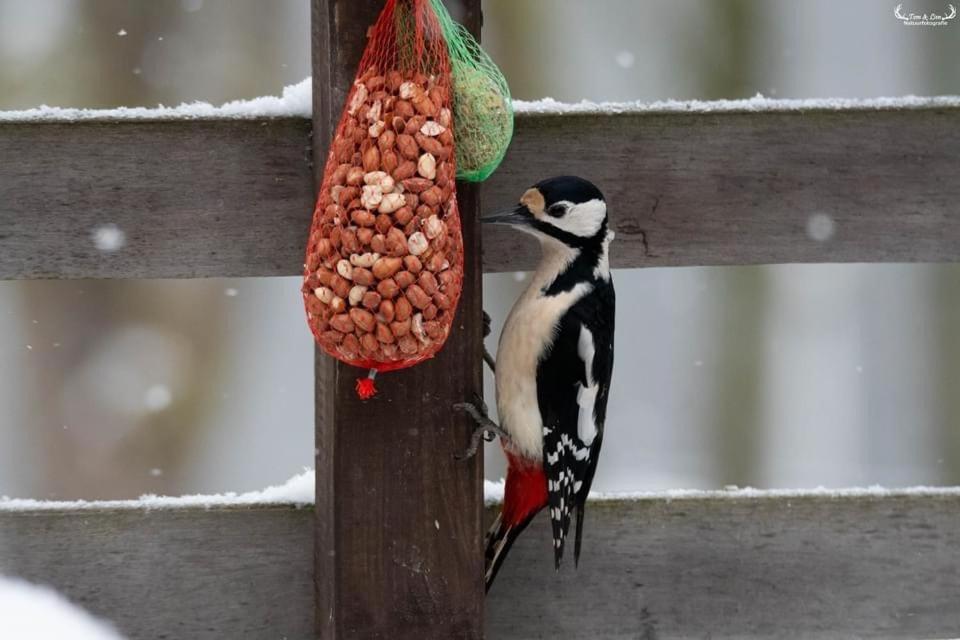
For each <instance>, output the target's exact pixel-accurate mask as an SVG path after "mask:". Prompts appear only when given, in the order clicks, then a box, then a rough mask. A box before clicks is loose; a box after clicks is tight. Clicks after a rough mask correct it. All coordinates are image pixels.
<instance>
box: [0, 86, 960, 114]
mask: <svg viewBox="0 0 960 640" xmlns="http://www.w3.org/2000/svg"><path fill="white" fill-rule="evenodd" d="M311 96H312V83H311V80H310V78H306V79H304V80H302V81H300V82H298V83H297V84H294V85H290V86H288V87H284V89H283V91H282V93H281V95H280V96H261V97H259V98H251V99H249V100H234V101H232V102H227V103H225V104H223V105H220V106H219V107H216V106H214V105H212V104H210V103H208V102H192V103H184V104H181V105H179V106H176V107H165V106H163V105H160V106H158V107H154V108H149V107H118V108H116V109H78V108H72V107H50V106H46V105H43V106H40V107H37V108H35V109H26V110H21V111H0V122H71V121H80V120H97V121H114V120H215V119H251V118H279V117H302V118H309V117H310V116H311V114H312V112H313V103H312V97H311ZM513 105H514V110H515V111H516V112H517V113H518V114H521V115H524V114H530V115H563V114H572V113H577V114H595V115H614V114H623V113H676V112H693V113H723V112H752V111H813V110H831V111H844V110H869V109H928V108H945V107H960V96H933V97H923V96H912V95H910V96H901V97H894V98H883V97H881V98H862V99H861V98H804V99H775V98H768V97H765V96H763V95H761V94H759V93H758V94H757V95H755V96H754V97H752V98H746V99H742V100H659V101H656V102H642V101H635V102H592V101H589V100H582V101H580V102H573V103H567V102H559V101H557V100H554V99H553V98H541V99H540V100H532V101H527V100H514V101H513Z"/></svg>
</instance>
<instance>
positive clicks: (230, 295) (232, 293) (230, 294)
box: [223, 287, 240, 298]
mask: <svg viewBox="0 0 960 640" xmlns="http://www.w3.org/2000/svg"><path fill="white" fill-rule="evenodd" d="M223 295H225V296H227V297H228V298H236V297H237V296H238V295H240V291H238V290H237V289H234V288H233V287H228V288H226V289H224V290H223Z"/></svg>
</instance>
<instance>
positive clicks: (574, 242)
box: [482, 176, 608, 249]
mask: <svg viewBox="0 0 960 640" xmlns="http://www.w3.org/2000/svg"><path fill="white" fill-rule="evenodd" d="M482 221H483V222H486V223H492V224H508V225H511V226H514V227H517V228H519V229H521V230H523V231H527V232H528V233H532V234H533V235H535V236H538V237H539V238H540V240H541V241H550V240H552V241H556V242H561V243H563V244H564V245H567V246H568V247H571V248H574V249H582V248H585V247H589V246H594V245H602V244H604V242H605V240H607V239H608V238H607V203H606V201H605V200H604V199H603V194H602V193H600V190H599V189H598V188H597V187H596V186H595V185H594V184H593V183H592V182H590V181H588V180H584V179H583V178H578V177H576V176H557V177H556V178H549V179H547V180H543V181H541V182H538V183H537V184H535V185H533V186H532V187H530V188H529V189H527V190H526V191H525V192H524V193H523V196H521V197H520V203H519V204H518V205H517V206H516V207H514V208H512V209H510V210H508V211H504V212H501V213H498V214H495V215H492V216H488V217H486V218H482Z"/></svg>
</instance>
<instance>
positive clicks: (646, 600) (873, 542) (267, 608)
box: [0, 495, 960, 640]
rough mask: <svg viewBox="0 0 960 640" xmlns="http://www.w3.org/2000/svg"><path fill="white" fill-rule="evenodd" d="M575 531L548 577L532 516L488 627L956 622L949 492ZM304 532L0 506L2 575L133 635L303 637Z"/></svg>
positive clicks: (273, 514)
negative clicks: (572, 555)
mask: <svg viewBox="0 0 960 640" xmlns="http://www.w3.org/2000/svg"><path fill="white" fill-rule="evenodd" d="M493 515H494V514H493V510H492V509H488V510H487V517H488V518H491V517H493ZM468 517H469V516H468ZM431 525H432V523H431ZM453 526H457V525H455V524H454V525H453ZM443 531H444V529H443V528H441V533H442V532H443ZM352 535H354V536H358V537H366V536H370V535H373V532H370V531H364V530H363V529H356V530H354V531H353V532H352ZM585 535H586V539H585V543H584V552H583V556H582V558H581V564H580V568H579V569H578V570H574V568H573V567H572V565H571V564H570V563H567V564H565V565H564V566H563V567H562V568H561V571H560V573H559V574H558V573H555V572H554V571H553V567H552V560H551V557H552V556H551V553H550V540H549V537H550V534H549V522H548V521H547V520H546V519H545V518H544V517H542V516H541V517H539V518H538V519H537V520H536V521H535V522H534V523H533V524H532V525H531V527H530V529H529V531H528V532H527V533H525V534H524V535H523V536H521V538H520V540H519V541H518V542H517V544H516V546H515V547H514V549H513V550H512V551H511V554H510V558H509V560H508V561H507V563H506V564H505V565H504V568H503V570H502V572H501V574H500V576H499V577H498V578H497V583H496V584H495V585H494V588H493V590H492V591H491V593H490V596H489V597H488V599H487V613H486V628H487V638H490V639H491V640H509V639H517V640H520V639H523V640H527V639H531V638H557V637H563V638H584V639H586V638H591V639H593V638H624V639H626V638H630V639H633V638H706V637H711V638H748V637H755V638H756V637H763V638H801V637H802V638H814V639H816V638H824V639H826V638H849V637H859V638H911V639H913V638H935V637H954V636H956V635H957V631H958V629H960V607H958V606H957V602H958V601H960V554H958V553H957V548H958V545H960V497H958V496H955V495H954V496H912V497H883V498H869V497H867V498H865V497H843V498H835V499H831V498H826V497H802V498H761V499H739V498H738V499H732V498H722V499H681V500H672V501H668V500H662V499H653V500H650V499H648V500H639V501H630V502H591V504H590V505H589V507H588V522H587V525H586V530H585ZM312 536H313V534H312V510H311V509H301V510H296V509H284V508H246V509H213V510H209V511H207V510H199V509H189V510H183V511H177V510H158V511H147V512H141V511H110V512H92V511H79V512H37V513H16V512H0V571H2V572H3V573H8V574H14V575H22V576H24V577H27V578H29V579H31V580H35V581H39V582H44V583H48V584H51V585H53V586H54V587H56V588H58V589H62V590H64V591H65V592H66V593H67V594H68V595H69V596H70V597H71V598H73V599H74V600H76V601H78V602H80V603H81V604H83V605H84V606H85V607H87V608H89V609H91V610H92V611H95V612H97V613H98V614H100V615H103V616H105V617H107V618H110V619H113V620H115V621H116V622H117V623H118V624H119V626H120V627H121V629H122V630H123V631H124V632H125V633H127V634H128V635H129V636H130V637H131V638H137V639H138V638H163V637H168V638H197V639H201V640H202V639H206V638H210V639H213V638H218V639H219V638H237V639H238V640H242V639H246V638H250V639H254V638H256V639H259V638H265V637H271V638H283V637H286V638H288V640H301V639H306V638H311V637H313V636H312V634H313V612H312V608H311V604H312V601H313V590H312V586H311V582H310V581H311V576H310V566H309V565H308V564H307V563H305V562H304V559H305V558H306V557H309V554H310V548H311V544H312ZM425 543H426V544H430V543H429V541H426V542H425ZM398 558H401V559H403V558H404V555H403V551H402V550H399V555H398ZM404 561H405V560H404ZM397 637H402V636H397ZM454 637H455V636H454Z"/></svg>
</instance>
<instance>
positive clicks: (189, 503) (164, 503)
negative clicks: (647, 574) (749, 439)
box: [0, 469, 960, 512]
mask: <svg viewBox="0 0 960 640" xmlns="http://www.w3.org/2000/svg"><path fill="white" fill-rule="evenodd" d="M503 487H504V481H503V480H500V481H499V482H493V481H490V480H484V483H483V495H484V500H485V502H486V503H487V504H495V503H498V502H502V501H503ZM896 496H960V487H926V486H919V487H904V488H887V487H881V486H877V485H874V486H870V487H848V488H840V489H827V488H824V487H816V488H811V489H754V488H752V487H743V488H741V487H729V488H726V489H669V490H666V491H628V492H598V491H591V492H590V499H591V500H598V501H599V500H684V499H729V498H739V499H744V498H749V499H767V498H809V497H822V498H885V497H896ZM313 502H314V473H313V470H312V469H305V470H304V471H303V473H299V474H297V475H295V476H293V477H292V478H290V479H289V480H287V481H286V482H285V483H283V484H282V485H278V486H273V487H267V488H266V489H262V490H260V491H250V492H247V493H233V492H230V493H222V494H212V495H203V494H198V495H186V496H156V495H144V496H141V497H140V498H139V499H137V500H76V501H64V500H57V501H54V500H33V499H24V498H9V497H7V496H2V497H0V512H2V511H73V510H97V509H99V510H104V509H145V510H151V509H184V508H203V509H210V508H215V507H243V506H267V505H281V506H295V507H303V506H308V505H312V504H313Z"/></svg>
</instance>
